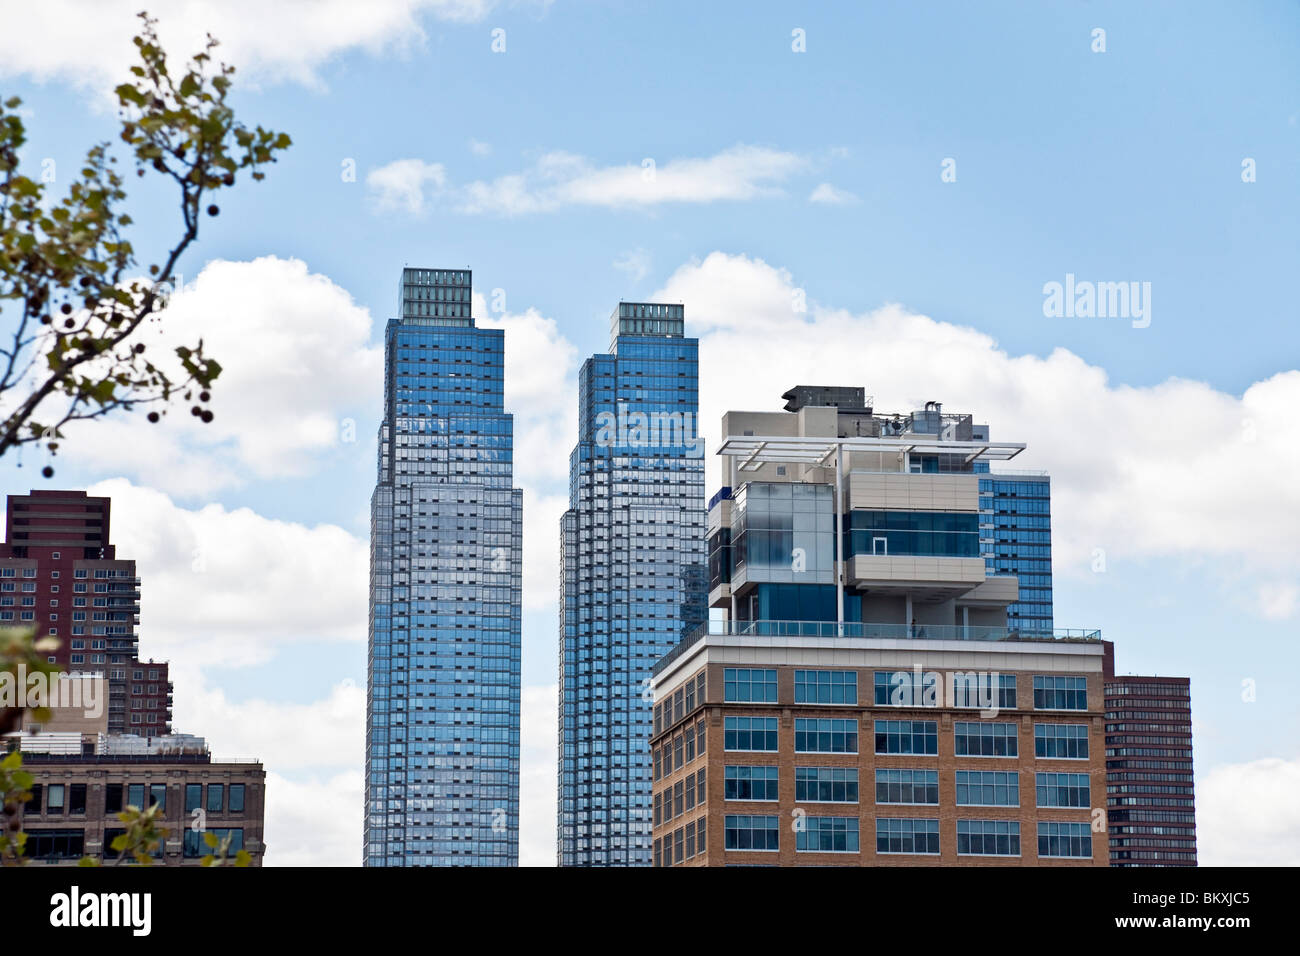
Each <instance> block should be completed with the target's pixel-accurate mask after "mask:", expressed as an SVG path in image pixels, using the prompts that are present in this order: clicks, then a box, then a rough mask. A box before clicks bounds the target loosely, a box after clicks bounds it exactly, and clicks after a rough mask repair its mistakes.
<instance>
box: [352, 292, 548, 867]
mask: <svg viewBox="0 0 1300 956" xmlns="http://www.w3.org/2000/svg"><path fill="white" fill-rule="evenodd" d="M470 277H471V274H470V272H469V271H468V270H457V269H452V270H447V269H410V268H408V269H404V270H403V271H402V280H401V287H400V296H399V300H400V301H399V309H400V311H399V318H396V319H390V320H389V322H388V325H387V327H386V329H385V333H384V418H383V422H382V423H381V424H380V427H379V466H378V482H377V483H376V485H375V492H374V496H373V497H372V499H371V505H370V515H371V517H370V629H369V630H370V633H369V681H368V686H367V696H366V825H365V847H364V851H363V852H364V862H365V863H366V865H369V866H515V865H517V864H518V861H519V655H520V626H521V619H520V610H521V601H520V598H521V591H522V579H521V562H520V555H521V544H522V540H521V538H522V534H521V528H522V514H523V496H522V492H521V491H520V490H519V489H517V488H514V487H513V448H514V437H513V427H514V423H513V419H512V416H511V415H509V414H507V413H506V412H505V411H504V408H503V395H502V389H503V378H504V370H503V366H504V355H505V353H504V334H503V333H502V331H501V330H499V329H480V328H476V327H475V325H474V319H473V318H472V317H471V315H470V288H471V285H470Z"/></svg>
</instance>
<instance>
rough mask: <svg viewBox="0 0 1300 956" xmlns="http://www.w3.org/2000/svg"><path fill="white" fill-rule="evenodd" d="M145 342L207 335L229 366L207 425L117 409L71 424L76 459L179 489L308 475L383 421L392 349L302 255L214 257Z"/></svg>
mask: <svg viewBox="0 0 1300 956" xmlns="http://www.w3.org/2000/svg"><path fill="white" fill-rule="evenodd" d="M164 315H165V317H164V320H163V321H162V322H159V323H157V324H153V325H150V326H148V327H147V328H145V329H144V330H142V334H141V337H140V338H139V339H138V341H141V342H142V343H144V344H146V345H147V347H148V348H149V349H154V350H165V351H170V350H171V349H173V348H175V347H176V346H177V345H182V344H185V345H193V344H194V342H195V341H196V340H198V339H200V338H201V339H202V340H203V343H204V349H205V352H206V353H207V354H208V355H210V356H212V357H214V358H216V359H217V360H218V361H219V362H221V364H222V368H223V371H222V373H221V376H220V377H219V378H218V380H217V382H216V383H215V386H214V388H213V390H212V401H211V404H210V406H209V407H211V409H212V410H213V412H214V413H215V416H216V417H215V419H214V420H213V421H212V422H211V423H210V424H206V425H204V424H201V423H199V422H197V421H196V420H195V419H194V418H193V417H192V416H190V415H188V414H186V407H184V406H183V405H181V406H178V407H175V408H173V409H172V410H171V412H170V414H168V415H166V416H164V418H163V420H162V421H161V422H160V423H159V424H157V425H152V426H151V425H146V424H145V423H144V421H143V417H144V416H143V414H142V413H137V414H121V413H119V414H116V415H113V416H110V417H108V418H106V419H103V420H100V421H95V422H88V423H81V424H75V423H74V424H73V425H71V426H69V427H68V428H66V429H65V432H66V433H67V435H68V437H69V440H68V441H67V442H66V443H65V451H64V452H63V454H66V455H67V456H68V457H70V458H72V459H73V460H75V461H77V462H78V463H79V464H83V465H85V466H86V467H88V468H91V469H98V470H99V471H105V472H110V473H115V474H126V475H128V476H131V477H135V478H137V479H138V480H145V481H148V483H149V484H151V485H153V486H155V487H158V488H161V489H163V490H165V491H169V492H172V493H174V494H179V495H186V496H202V495H205V494H208V493H210V492H212V491H214V490H217V489H220V488H225V487H230V486H233V485H238V484H241V483H243V482H244V481H247V480H248V479H251V478H278V477H286V476H294V475H302V474H306V473H308V472H310V471H311V470H313V467H314V466H315V465H316V464H318V463H319V462H320V460H321V459H322V458H323V457H324V456H326V455H328V454H330V453H334V454H347V455H354V454H356V453H357V452H358V450H359V448H360V447H362V446H361V445H360V444H359V442H358V434H357V433H358V429H359V426H358V425H357V422H358V420H360V421H362V422H363V423H364V428H363V430H362V432H361V434H362V435H365V434H367V433H368V431H369V428H370V427H371V424H372V423H373V422H375V421H378V414H379V404H380V396H381V394H382V382H383V377H382V367H383V349H382V347H372V346H370V345H369V344H368V342H369V338H370V329H371V319H370V313H369V312H368V311H367V310H366V309H364V308H361V307H360V306H358V305H357V304H356V303H355V302H353V300H352V297H351V295H349V294H348V292H347V291H346V290H344V289H342V288H341V287H339V286H337V285H335V284H334V283H333V282H331V281H330V280H329V279H328V278H327V277H325V276H323V275H319V274H315V273H311V272H309V271H308V268H307V265H306V263H304V262H302V261H301V260H298V259H279V258H276V257H274V256H266V257H263V258H260V259H255V260H253V261H251V262H228V261H224V260H215V261H213V262H210V263H208V264H207V266H205V267H204V269H203V271H202V272H200V273H199V275H198V276H197V277H196V278H194V280H193V281H192V282H190V283H188V284H187V285H185V286H184V287H183V288H182V289H181V290H180V291H178V292H177V293H176V294H175V295H174V296H173V297H172V300H171V303H170V305H169V306H168V308H167V310H166V312H165V314H164Z"/></svg>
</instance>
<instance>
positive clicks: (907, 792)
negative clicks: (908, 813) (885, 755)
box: [876, 769, 939, 806]
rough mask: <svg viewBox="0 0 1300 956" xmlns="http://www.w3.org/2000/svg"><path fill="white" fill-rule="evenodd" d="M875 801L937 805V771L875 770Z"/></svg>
mask: <svg viewBox="0 0 1300 956" xmlns="http://www.w3.org/2000/svg"><path fill="white" fill-rule="evenodd" d="M876 803H920V804H931V805H934V806H938V804H939V771H937V770H896V769H880V770H877V771H876Z"/></svg>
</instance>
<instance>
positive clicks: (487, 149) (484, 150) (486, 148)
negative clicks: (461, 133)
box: [469, 139, 492, 156]
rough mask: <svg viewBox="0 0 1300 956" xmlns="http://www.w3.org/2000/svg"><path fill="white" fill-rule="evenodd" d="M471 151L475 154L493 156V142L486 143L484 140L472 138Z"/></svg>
mask: <svg viewBox="0 0 1300 956" xmlns="http://www.w3.org/2000/svg"><path fill="white" fill-rule="evenodd" d="M469 151H470V152H471V153H473V154H474V155H475V156H491V155H492V144H491V143H485V142H483V141H482V140H478V139H471V140H470V141H469Z"/></svg>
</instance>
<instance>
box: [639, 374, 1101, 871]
mask: <svg viewBox="0 0 1300 956" xmlns="http://www.w3.org/2000/svg"><path fill="white" fill-rule="evenodd" d="M784 397H785V398H786V399H787V405H786V410H785V411H784V412H729V413H727V414H726V415H724V417H723V436H724V438H723V442H722V446H721V448H720V451H719V454H720V455H721V456H722V459H723V481H724V485H723V487H722V489H721V490H720V491H719V492H718V493H717V494H715V495H714V496H713V499H712V500H711V501H710V504H709V512H708V541H709V573H710V582H709V587H710V590H709V604H710V606H711V607H712V608H713V609H714V614H715V617H714V619H713V620H711V621H710V622H709V624H708V625H705V626H703V627H701V628H699V629H697V630H696V631H695V632H693V633H692V634H690V635H688V636H687V638H686V639H684V640H683V641H682V642H680V643H679V645H678V646H677V647H676V648H675V649H674V650H673V651H671V652H670V653H669V654H667V655H666V656H665V657H664V658H663V659H662V660H661V661H660V662H659V663H658V664H657V665H656V667H655V671H654V677H653V680H652V692H653V697H654V727H653V730H652V731H651V735H650V746H651V750H652V759H653V769H652V776H653V779H654V784H653V790H654V804H653V809H652V812H653V814H654V821H655V823H654V846H653V852H654V859H655V863H656V865H660V866H664V865H737V864H751V865H752V864H757V865H864V864H865V865H916V864H920V865H934V864H942V865H1043V866H1058V865H1074V866H1078V865H1083V866H1105V865H1107V863H1108V862H1109V852H1108V847H1107V845H1106V841H1105V839H1104V838H1095V837H1094V834H1095V832H1096V831H1094V827H1095V826H1097V821H1098V819H1099V818H1101V819H1103V820H1104V805H1103V794H1104V779H1105V763H1104V745H1103V736H1102V723H1103V721H1102V715H1103V712H1104V711H1103V708H1104V692H1103V681H1104V666H1105V665H1104V658H1105V654H1104V648H1103V644H1102V642H1101V640H1100V635H1099V634H1098V633H1097V632H1095V631H1055V632H1051V633H1047V632H1045V631H1044V629H1043V625H1042V624H1041V623H1036V624H1035V625H1034V626H1033V627H1032V628H1022V627H1021V626H1020V624H1019V622H1011V621H1008V615H1007V609H1008V607H1009V606H1011V605H1013V604H1015V603H1016V602H1017V600H1018V598H1019V593H1020V591H1019V580H1018V577H1017V575H1016V574H1014V573H999V571H1000V569H999V568H997V567H996V565H994V566H990V561H989V560H988V555H987V549H986V548H984V547H982V541H981V538H982V534H981V531H982V529H981V523H982V522H981V515H982V514H984V513H987V512H988V510H989V509H988V507H987V502H982V501H981V490H982V486H981V481H991V480H997V479H996V478H995V477H989V476H990V470H989V467H988V463H989V462H991V461H994V462H996V461H1005V460H1008V459H1011V458H1013V457H1015V456H1016V455H1017V454H1019V453H1020V452H1021V451H1022V450H1023V449H1024V447H1025V446H1024V445H1023V444H1020V443H1013V442H993V441H991V440H989V438H988V430H987V427H986V426H977V425H975V423H974V422H973V421H972V419H971V416H969V415H959V416H958V415H945V414H944V413H942V411H941V410H940V409H939V408H938V407H937V406H935V405H934V403H931V404H930V405H929V406H927V408H926V409H925V410H923V411H922V412H917V413H913V414H911V415H909V416H901V415H895V416H879V415H876V414H875V413H874V411H873V409H872V407H871V402H870V401H869V400H868V399H867V397H866V396H865V394H864V393H863V390H862V389H857V388H824V387H816V386H801V387H799V388H796V389H793V390H791V391H790V392H787V393H786V395H785V396H784ZM1049 620H1050V612H1049ZM1102 828H1104V822H1103V823H1102Z"/></svg>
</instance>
